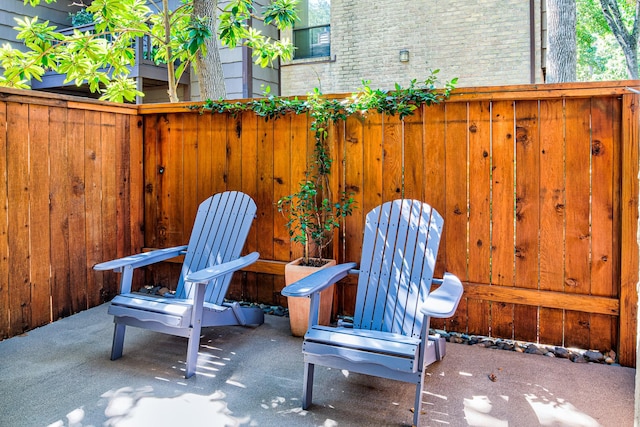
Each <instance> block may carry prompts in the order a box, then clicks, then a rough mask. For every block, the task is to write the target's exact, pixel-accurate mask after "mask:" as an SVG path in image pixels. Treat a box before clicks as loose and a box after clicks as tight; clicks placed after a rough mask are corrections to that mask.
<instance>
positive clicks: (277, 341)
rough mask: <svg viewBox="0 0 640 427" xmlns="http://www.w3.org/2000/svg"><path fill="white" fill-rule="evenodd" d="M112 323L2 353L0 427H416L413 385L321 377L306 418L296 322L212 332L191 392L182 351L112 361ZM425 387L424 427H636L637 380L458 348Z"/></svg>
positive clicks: (149, 347) (58, 330) (79, 320)
mask: <svg viewBox="0 0 640 427" xmlns="http://www.w3.org/2000/svg"><path fill="white" fill-rule="evenodd" d="M106 310H107V305H106V304H105V305H101V306H99V307H96V308H93V309H90V310H88V311H85V312H82V313H79V314H76V315H74V316H71V317H69V318H66V319H62V320H60V321H57V322H54V323H52V324H50V325H47V326H44V327H42V328H39V329H36V330H33V331H31V332H29V333H28V334H25V335H23V336H19V337H15V338H11V339H8V340H5V341H3V342H0V357H1V358H2V363H0V393H1V394H2V399H0V425H3V426H12V427H15V426H49V425H53V426H89V425H91V426H98V425H105V426H136V427H140V426H176V425H185V426H186V425H188V426H199V425H203V426H204V425H206V426H212V425H215V426H222V425H263V426H275V425H296V426H298V425H300V426H302V425H310V426H311V425H313V426H316V425H324V426H355V425H357V426H363V425H402V424H403V423H404V424H408V423H410V422H411V418H412V414H411V412H410V409H411V405H412V401H413V386H412V385H409V384H404V383H400V382H395V381H390V380H384V379H379V378H373V377H367V376H363V375H357V374H352V375H349V373H347V372H338V371H335V370H334V371H327V370H326V369H325V368H320V367H319V368H318V369H317V370H316V372H317V373H316V388H315V394H314V397H315V399H314V403H315V404H314V406H312V409H311V410H309V411H303V410H301V409H300V401H299V399H300V397H301V394H302V355H301V351H300V345H301V340H300V339H298V338H294V337H292V336H291V335H290V334H289V331H288V322H287V319H284V318H279V317H274V316H266V322H265V324H264V325H262V326H260V327H258V328H242V327H220V328H209V329H206V330H204V337H203V338H202V340H201V348H200V356H199V360H198V370H197V374H196V376H194V377H193V378H191V379H189V380H185V379H184V377H183V369H184V358H185V355H186V340H185V339H183V338H178V337H173V336H168V335H163V334H158V333H153V332H149V331H143V330H139V329H136V328H128V331H127V338H126V339H125V350H124V356H123V358H122V359H119V360H117V361H114V362H112V361H110V360H109V352H110V348H111V334H112V325H113V324H112V322H111V316H108V315H107V313H106ZM491 374H493V375H495V381H491V380H490V379H489V376H490V375H491ZM428 375H429V378H428V379H427V381H426V390H424V395H423V396H424V402H425V405H424V406H425V410H426V413H425V415H423V416H422V417H421V424H422V425H425V426H427V425H428V426H446V425H449V426H467V425H470V426H508V425H509V426H538V425H544V426H598V425H602V426H626V425H632V423H633V394H634V393H633V391H634V379H635V370H634V369H631V368H623V367H612V366H604V365H592V364H575V363H571V362H569V361H568V360H560V359H551V358H547V357H543V356H536V355H528V354H519V353H515V352H506V351H498V350H488V349H481V348H477V347H470V346H465V345H461V344H449V345H448V347H447V357H446V358H445V360H444V361H442V362H440V363H436V364H434V365H432V366H431V367H429V369H428ZM345 377H348V378H345Z"/></svg>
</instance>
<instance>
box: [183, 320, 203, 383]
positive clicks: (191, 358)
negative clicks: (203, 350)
mask: <svg viewBox="0 0 640 427" xmlns="http://www.w3.org/2000/svg"><path fill="white" fill-rule="evenodd" d="M200 331H201V328H193V329H192V330H191V334H190V335H189V343H188V344H187V367H186V372H185V374H184V377H185V378H191V377H192V376H193V374H195V373H196V366H197V365H198V349H199V348H200Z"/></svg>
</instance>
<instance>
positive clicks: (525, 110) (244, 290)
mask: <svg viewBox="0 0 640 427" xmlns="http://www.w3.org/2000/svg"><path fill="white" fill-rule="evenodd" d="M637 84H638V83H637V82H621V83H615V84H611V83H608V84H607V83H605V84H602V83H600V84H575V85H557V86H555V85H554V86H551V85H547V86H542V87H540V88H538V87H535V86H519V87H501V88H483V89H470V90H465V89H460V90H457V91H456V92H455V93H454V95H453V96H452V98H451V99H450V100H449V101H448V102H446V103H444V104H441V105H438V106H433V107H428V108H424V109H420V110H418V111H417V114H415V115H414V116H412V117H409V118H407V119H405V120H404V121H400V120H399V119H398V118H394V117H383V116H381V115H380V114H376V113H370V114H369V115H368V116H367V117H366V118H357V117H350V118H348V119H347V120H346V121H345V122H344V123H338V124H336V126H335V127H334V129H333V130H332V135H331V141H332V151H333V155H334V158H335V160H336V161H335V166H334V184H335V189H334V191H336V192H337V191H340V190H342V189H344V190H346V191H347V192H350V193H353V195H354V197H355V199H356V200H357V204H358V210H357V211H356V212H355V214H354V215H353V216H351V217H349V218H348V219H347V220H346V224H345V227H344V229H343V234H342V235H341V236H340V239H339V241H338V243H337V244H336V245H335V247H334V249H335V254H334V255H335V256H336V258H338V260H339V261H347V260H348V261H354V260H355V261H357V260H358V259H359V252H360V244H361V236H362V231H363V217H364V215H365V214H366V212H368V211H369V210H370V209H371V208H373V207H374V206H376V205H378V204H380V203H381V202H383V201H386V200H390V199H394V198H398V197H412V198H418V199H422V200H425V201H427V202H429V203H430V204H431V205H433V206H434V207H435V208H436V209H438V210H439V211H440V212H441V213H442V214H443V216H444V218H445V232H444V240H443V243H442V246H441V251H440V256H439V263H438V273H440V274H441V273H442V272H443V271H444V270H447V271H451V272H453V273H455V274H457V275H458V276H459V277H460V278H461V279H462V280H463V281H464V282H465V297H466V298H465V299H464V301H463V303H462V304H461V306H460V308H459V309H458V311H457V314H456V316H455V317H454V318H453V319H451V320H449V321H447V322H439V323H437V326H439V327H444V328H446V329H449V330H454V331H462V332H468V333H472V334H482V335H491V336H495V337H505V338H511V339H519V340H527V341H534V342H542V343H546V344H555V345H564V346H576V347H580V348H594V349H601V350H605V349H611V348H613V349H616V350H617V351H618V352H619V356H620V360H621V362H622V363H623V364H626V365H630V366H631V365H633V364H634V363H635V321H636V307H637V305H636V301H637V294H636V283H637V281H638V277H637V276H638V245H637V240H636V230H637V217H638V208H637V198H638V184H637V182H638V181H637V176H638V119H639V117H638V100H639V99H638V95H636V94H635V93H634V92H632V91H630V90H628V89H627V86H629V85H634V86H637ZM181 108H182V109H181ZM183 108H184V107H176V106H175V105H155V106H141V107H140V113H141V114H142V115H143V117H144V153H145V168H144V171H145V172H144V179H145V213H146V215H145V245H147V246H149V247H163V246H169V245H174V244H181V243H184V242H186V240H187V237H188V233H189V231H190V227H191V222H192V220H193V218H194V216H195V210H196V207H197V205H198V203H199V202H200V201H201V200H202V199H204V198H205V197H206V196H207V195H209V194H211V193H213V192H217V191H222V190H225V189H236V190H242V191H245V192H247V193H249V194H250V195H252V196H253V197H254V198H255V200H256V202H257V204H258V218H257V220H256V222H255V226H254V227H253V230H252V234H251V236H250V237H249V240H248V244H247V245H248V247H247V250H257V251H259V252H260V254H261V258H262V259H263V260H267V261H265V262H262V263H260V264H258V266H256V267H255V268H254V269H253V271H249V272H245V273H244V274H243V276H242V279H241V280H240V281H239V282H238V283H237V284H236V286H235V287H234V290H233V295H232V296H233V297H235V298H244V299H250V300H257V301H262V302H271V303H274V304H286V302H285V301H283V300H282V298H281V297H280V289H281V288H282V287H283V284H284V282H283V279H282V276H281V274H282V264H283V262H284V261H288V260H291V259H293V258H295V257H296V256H298V255H299V254H300V251H301V248H300V247H298V246H296V245H292V244H291V243H290V241H289V237H288V234H287V230H286V228H285V227H284V223H285V219H284V218H283V217H282V216H281V215H280V214H279V213H278V212H277V210H276V209H275V205H274V202H275V201H277V200H278V199H279V198H280V197H281V196H283V195H286V194H289V193H290V192H292V191H293V190H294V189H295V187H296V186H297V183H298V181H299V180H300V179H301V178H302V177H303V174H304V170H305V168H306V161H307V159H308V157H309V154H310V152H311V150H312V144H313V139H312V134H311V133H310V132H309V119H308V118H307V117H306V116H295V115H289V116H286V117H284V118H280V119H277V120H273V121H265V120H264V119H262V118H258V117H256V116H255V115H253V114H251V113H244V114H242V115H240V116H238V117H231V116H229V115H225V114H213V115H212V114H209V113H206V114H203V115H199V114H197V113H195V112H191V111H189V112H186V111H184V109H183ZM268 261H276V262H268ZM278 261H280V262H278ZM170 276H171V273H170V269H160V270H157V271H156V272H155V280H156V281H158V282H162V283H164V282H165V281H166V282H167V283H169V280H168V278H169V277H170ZM337 292H338V300H337V306H336V307H334V308H335V309H337V311H339V312H342V313H346V314H349V313H351V312H352V310H353V304H354V300H355V299H354V297H355V283H354V282H353V280H346V281H343V282H342V283H341V284H340V286H339V289H338V291H337Z"/></svg>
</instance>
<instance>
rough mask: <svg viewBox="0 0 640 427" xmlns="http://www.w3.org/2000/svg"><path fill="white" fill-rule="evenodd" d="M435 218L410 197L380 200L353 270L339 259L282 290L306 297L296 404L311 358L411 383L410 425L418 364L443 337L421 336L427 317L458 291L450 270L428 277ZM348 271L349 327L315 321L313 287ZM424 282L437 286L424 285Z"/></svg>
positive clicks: (447, 311) (436, 236)
mask: <svg viewBox="0 0 640 427" xmlns="http://www.w3.org/2000/svg"><path fill="white" fill-rule="evenodd" d="M443 222H444V221H443V219H442V217H441V216H440V214H439V213H438V212H437V211H436V210H435V209H432V208H431V207H430V206H429V205H427V204H425V203H422V202H420V201H417V200H407V199H404V200H395V201H393V202H387V203H384V204H383V205H382V206H379V207H377V208H375V209H373V210H372V211H371V212H369V214H367V217H366V228H365V231H364V241H363V244H362V257H361V261H360V269H359V270H353V269H354V268H355V266H356V264H355V263H345V264H340V265H337V266H334V267H330V268H327V269H324V270H320V271H318V272H317V273H315V274H312V275H310V276H307V277H306V278H304V279H302V280H300V281H298V282H296V283H294V284H292V285H290V286H287V287H286V288H285V289H284V290H283V292H282V293H283V294H284V295H286V296H293V297H303V296H310V297H311V313H310V315H309V325H310V326H309V329H308V331H307V333H306V334H305V336H304V342H303V345H302V353H303V355H304V363H305V368H304V385H303V396H302V408H303V409H307V408H308V407H309V406H310V405H311V400H312V390H313V376H314V366H315V365H316V364H317V365H322V366H328V367H331V368H335V369H341V370H348V371H352V372H358V373H363V374H367V375H373V376H378V377H384V378H390V379H394V380H400V381H404V382H409V383H413V384H415V385H416V394H415V405H414V416H413V423H414V424H415V425H417V424H418V418H419V416H420V411H421V406H422V399H421V394H422V388H423V381H424V368H425V366H428V365H429V364H431V363H433V362H435V361H437V360H441V359H442V358H443V357H444V354H445V340H444V338H441V337H438V336H429V335H428V331H429V320H430V318H431V317H436V318H446V317H450V316H451V315H453V313H454V312H455V310H456V308H457V306H458V302H459V301H460V298H461V296H462V292H463V289H462V284H461V283H460V281H459V280H458V278H457V277H455V276H454V275H452V274H450V273H445V275H444V278H443V279H442V280H438V279H434V278H433V270H434V265H435V263H436V257H437V254H438V246H439V244H440V236H441V234H442V226H443ZM350 271H351V272H353V273H357V274H358V276H359V278H358V291H357V295H356V305H355V311H354V319H353V325H347V327H345V326H344V325H342V326H338V327H331V326H320V325H318V324H317V323H318V322H317V318H318V313H317V310H318V304H319V292H320V291H321V290H322V289H324V288H325V287H326V286H328V285H331V284H332V283H335V282H336V281H337V280H340V279H342V278H344V277H346V275H347V274H349V272H350ZM432 284H437V285H439V287H438V288H437V289H435V290H433V291H431V287H432ZM349 326H350V327H349Z"/></svg>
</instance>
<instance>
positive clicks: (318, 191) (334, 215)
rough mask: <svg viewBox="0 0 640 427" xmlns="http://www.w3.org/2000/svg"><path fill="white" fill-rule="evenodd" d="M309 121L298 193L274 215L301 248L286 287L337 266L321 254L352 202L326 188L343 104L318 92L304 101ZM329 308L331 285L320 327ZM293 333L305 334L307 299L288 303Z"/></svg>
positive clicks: (322, 307) (327, 317)
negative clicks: (308, 150)
mask: <svg viewBox="0 0 640 427" xmlns="http://www.w3.org/2000/svg"><path fill="white" fill-rule="evenodd" d="M307 104H308V105H307V109H308V111H309V115H310V116H311V117H312V124H311V130H312V131H314V135H315V146H314V151H313V155H312V157H311V161H310V165H309V170H308V171H307V173H306V174H305V178H304V179H303V180H302V181H301V182H300V183H299V187H298V191H297V192H295V193H293V194H290V195H288V196H285V197H283V198H281V199H280V200H279V201H278V211H279V212H281V213H283V214H284V215H287V216H288V221H287V223H286V226H287V228H288V229H289V235H290V236H291V240H292V241H294V242H298V243H300V244H302V246H303V256H302V257H301V258H298V259H296V260H294V261H292V262H290V263H289V264H287V266H286V267H285V284H286V285H290V284H291V283H294V282H296V281H298V280H300V279H302V278H303V277H306V276H308V275H309V274H312V273H313V272H315V271H316V270H318V269H320V268H326V267H329V266H331V265H335V264H336V261H335V260H329V259H326V258H325V257H324V251H325V249H326V248H327V246H328V245H329V244H330V243H331V242H332V241H333V237H334V234H335V233H334V232H335V230H336V229H337V228H339V227H340V224H341V221H342V220H343V219H344V217H346V216H348V215H351V212H352V210H353V207H354V203H355V202H354V200H353V198H352V197H348V196H347V195H346V194H345V193H344V192H343V193H341V194H340V196H339V198H338V200H334V198H333V195H332V193H331V188H330V186H329V174H330V173H331V163H332V159H331V156H330V153H329V149H328V146H327V138H328V134H329V133H328V130H327V128H328V126H329V125H331V123H333V121H335V120H340V119H343V118H344V117H345V115H344V111H343V108H342V105H341V104H340V103H339V102H337V101H335V100H327V99H324V98H322V96H321V94H320V92H319V91H318V89H316V90H315V91H314V93H313V94H312V95H310V96H309V98H308V99H307ZM332 304H333V286H330V287H329V288H327V289H326V290H324V291H323V292H322V293H321V297H320V315H319V319H318V322H319V323H320V324H328V323H329V321H330V318H331V306H332ZM288 306H289V319H290V322H291V333H292V334H293V335H295V336H302V335H304V333H305V332H306V331H307V324H308V319H309V306H310V300H309V298H292V297H290V298H289V299H288Z"/></svg>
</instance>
